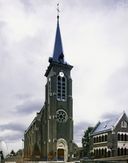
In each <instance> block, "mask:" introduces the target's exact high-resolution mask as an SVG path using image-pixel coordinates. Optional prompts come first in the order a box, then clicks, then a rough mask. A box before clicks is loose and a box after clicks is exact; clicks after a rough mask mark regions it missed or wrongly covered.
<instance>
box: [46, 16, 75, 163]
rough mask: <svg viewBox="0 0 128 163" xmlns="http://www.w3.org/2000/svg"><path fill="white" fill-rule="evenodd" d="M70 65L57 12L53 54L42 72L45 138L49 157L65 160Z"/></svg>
mask: <svg viewBox="0 0 128 163" xmlns="http://www.w3.org/2000/svg"><path fill="white" fill-rule="evenodd" d="M72 68H73V66H71V65H70V64H68V63H67V62H66V61H65V57H64V53H63V46H62V40H61V33H60V25H59V15H58V16H57V28H56V36H55V44H54V50H53V56H52V57H50V58H49V66H48V68H47V70H46V73H45V76H46V78H47V83H46V86H45V95H46V96H45V106H46V121H47V129H46V133H47V141H46V142H47V156H48V158H49V159H51V160H52V158H56V159H57V160H63V161H69V160H71V158H72V154H73V109H72V103H73V99H72V79H71V69H72ZM50 157H51V158H50Z"/></svg>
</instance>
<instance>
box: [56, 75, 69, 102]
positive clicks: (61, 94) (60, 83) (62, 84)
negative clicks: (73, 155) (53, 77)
mask: <svg viewBox="0 0 128 163" xmlns="http://www.w3.org/2000/svg"><path fill="white" fill-rule="evenodd" d="M66 85H67V83H66V77H65V76H63V77H62V76H60V75H58V76H57V100H60V101H65V100H66Z"/></svg>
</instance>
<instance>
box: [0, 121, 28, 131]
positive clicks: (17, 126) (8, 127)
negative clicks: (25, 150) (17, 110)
mask: <svg viewBox="0 0 128 163" xmlns="http://www.w3.org/2000/svg"><path fill="white" fill-rule="evenodd" d="M0 130H1V131H3V130H12V131H20V132H23V131H24V130H25V126H24V125H23V124H18V123H8V124H3V125H0Z"/></svg>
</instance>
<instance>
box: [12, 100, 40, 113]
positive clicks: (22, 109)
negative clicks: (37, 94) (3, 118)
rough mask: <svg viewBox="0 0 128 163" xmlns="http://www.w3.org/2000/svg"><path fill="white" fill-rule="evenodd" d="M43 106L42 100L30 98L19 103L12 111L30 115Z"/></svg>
mask: <svg viewBox="0 0 128 163" xmlns="http://www.w3.org/2000/svg"><path fill="white" fill-rule="evenodd" d="M41 108H42V102H41V101H32V100H28V101H25V102H24V103H22V104H21V105H17V106H16V109H15V110H13V112H12V113H16V114H17V115H26V114H27V115H29V114H32V113H33V112H37V111H40V110H41Z"/></svg>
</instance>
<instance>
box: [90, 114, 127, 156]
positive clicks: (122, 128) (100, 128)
mask: <svg viewBox="0 0 128 163" xmlns="http://www.w3.org/2000/svg"><path fill="white" fill-rule="evenodd" d="M90 153H91V155H92V156H93V157H94V158H104V157H115V156H123V155H128V117H127V115H126V113H125V112H123V114H121V115H119V116H115V117H113V118H112V119H109V120H106V121H103V122H98V123H97V125H96V126H95V127H94V130H93V131H92V133H91V151H90Z"/></svg>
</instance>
